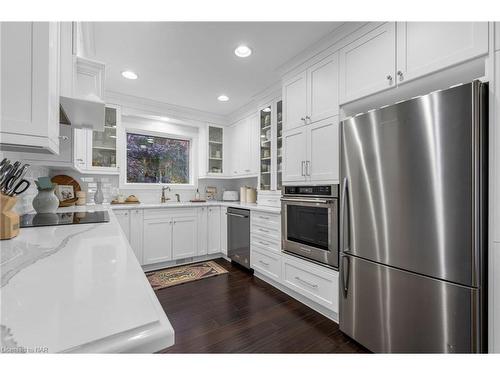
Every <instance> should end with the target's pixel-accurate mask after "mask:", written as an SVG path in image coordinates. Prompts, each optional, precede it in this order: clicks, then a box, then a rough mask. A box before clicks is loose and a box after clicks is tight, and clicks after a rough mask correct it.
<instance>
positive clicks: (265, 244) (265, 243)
mask: <svg viewBox="0 0 500 375" xmlns="http://www.w3.org/2000/svg"><path fill="white" fill-rule="evenodd" d="M259 243H260V244H261V245H264V246H269V245H271V244H270V243H268V242H262V241H259Z"/></svg>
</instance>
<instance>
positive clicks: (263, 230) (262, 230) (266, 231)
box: [259, 228, 269, 233]
mask: <svg viewBox="0 0 500 375" xmlns="http://www.w3.org/2000/svg"><path fill="white" fill-rule="evenodd" d="M259 230H260V231H261V232H264V233H269V231H268V230H266V229H262V228H259Z"/></svg>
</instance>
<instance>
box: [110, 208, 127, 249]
mask: <svg viewBox="0 0 500 375" xmlns="http://www.w3.org/2000/svg"><path fill="white" fill-rule="evenodd" d="M113 213H114V214H115V216H116V219H117V220H118V222H119V223H120V226H121V227H122V230H123V233H125V236H126V237H127V240H128V242H130V213H129V211H128V210H116V211H113Z"/></svg>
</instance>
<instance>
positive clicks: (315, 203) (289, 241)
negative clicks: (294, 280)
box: [281, 185, 339, 268]
mask: <svg viewBox="0 0 500 375" xmlns="http://www.w3.org/2000/svg"><path fill="white" fill-rule="evenodd" d="M283 189H284V194H283V196H282V198H281V242H282V249H283V251H284V252H286V253H290V254H292V255H298V256H300V257H303V258H307V259H309V260H312V261H315V262H318V263H322V264H325V265H328V266H330V267H334V268H338V265H339V249H338V234H339V229H338V203H339V188H338V185H315V186H285V187H284V188H283Z"/></svg>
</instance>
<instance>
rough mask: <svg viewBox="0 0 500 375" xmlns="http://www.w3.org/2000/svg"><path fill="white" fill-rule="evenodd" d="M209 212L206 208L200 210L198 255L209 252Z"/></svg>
mask: <svg viewBox="0 0 500 375" xmlns="http://www.w3.org/2000/svg"><path fill="white" fill-rule="evenodd" d="M207 226H208V210H207V208H206V207H200V208H198V255H206V254H207V252H208V234H207Z"/></svg>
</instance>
